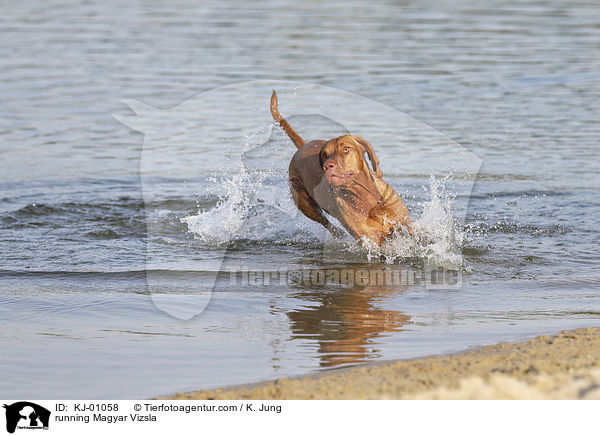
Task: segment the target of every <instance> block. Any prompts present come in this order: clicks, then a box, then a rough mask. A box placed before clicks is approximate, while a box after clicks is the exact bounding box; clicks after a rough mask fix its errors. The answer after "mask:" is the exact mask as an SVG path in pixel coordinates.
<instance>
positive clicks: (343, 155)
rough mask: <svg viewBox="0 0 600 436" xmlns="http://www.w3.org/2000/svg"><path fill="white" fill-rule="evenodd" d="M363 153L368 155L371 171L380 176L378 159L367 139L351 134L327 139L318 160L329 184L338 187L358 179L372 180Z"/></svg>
mask: <svg viewBox="0 0 600 436" xmlns="http://www.w3.org/2000/svg"><path fill="white" fill-rule="evenodd" d="M365 153H366V154H367V155H368V156H369V160H370V161H371V165H372V167H373V172H374V173H375V175H376V176H377V177H379V178H381V177H382V173H381V170H380V169H379V159H378V158H377V155H376V154H375V150H373V146H372V145H371V144H370V143H369V142H368V141H366V140H365V139H363V138H361V137H360V136H353V135H343V136H339V137H337V138H334V139H331V140H329V141H327V142H326V143H325V144H324V145H323V148H322V149H321V153H320V154H319V162H320V164H321V168H323V171H324V172H325V177H326V179H327V182H328V183H329V185H330V186H332V187H334V188H340V187H342V186H344V187H348V186H350V185H351V184H352V182H356V181H359V180H365V179H367V180H372V179H373V175H372V173H371V171H370V169H369V165H368V164H367V162H366V160H365Z"/></svg>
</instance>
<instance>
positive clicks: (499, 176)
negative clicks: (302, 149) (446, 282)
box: [0, 0, 600, 398]
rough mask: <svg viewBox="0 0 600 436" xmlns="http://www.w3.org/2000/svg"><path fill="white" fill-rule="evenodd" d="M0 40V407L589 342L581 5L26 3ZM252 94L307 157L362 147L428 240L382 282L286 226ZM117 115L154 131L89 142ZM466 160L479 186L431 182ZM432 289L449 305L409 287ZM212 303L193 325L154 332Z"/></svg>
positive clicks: (591, 305)
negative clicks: (566, 333) (319, 145)
mask: <svg viewBox="0 0 600 436" xmlns="http://www.w3.org/2000/svg"><path fill="white" fill-rule="evenodd" d="M0 27H2V34H3V38H2V41H1V42H0V54H1V55H2V56H0V59H1V60H0V64H1V65H2V68H0V90H1V93H2V96H3V104H2V106H1V107H0V112H1V116H0V146H1V150H2V153H1V155H0V156H1V159H2V165H1V166H0V229H1V232H0V241H1V248H2V255H1V257H0V262H1V263H0V322H1V324H2V329H1V333H0V340H1V341H2V343H3V354H2V357H1V358H0V369H1V370H2V373H3V374H4V377H2V379H1V380H0V390H1V391H2V392H3V393H4V396H5V397H13V398H25V397H31V398H43V397H53V398H62V397H67V398H68V397H76V398H106V397H111V398H130V397H149V396H155V395H160V394H168V393H173V392H176V391H182V390H191V389H197V388H209V387H217V386H223V385H232V384H240V383H247V382H253V381H259V380H264V379H270V378H276V377H281V376H290V375H297V374H305V373H310V372H315V371H326V370H329V369H332V368H339V367H343V366H351V365H356V364H361V363H366V362H374V361H381V360H385V359H396V358H408V357H415V356H422V355H427V354H435V353H445V352H451V351H456V350H463V349H466V348H468V347H471V346H477V345H484V344H489V343H494V342H497V341H500V340H518V339H522V338H527V337H531V336H534V335H537V334H541V333H547V334H548V333H555V332H558V331H560V330H562V329H565V328H573V327H580V326H591V325H597V324H598V318H599V315H600V296H599V294H598V291H597V289H598V285H599V284H600V271H599V269H598V264H599V260H600V249H599V248H598V247H599V245H600V244H599V243H600V240H599V236H598V218H599V217H600V200H599V196H598V186H599V185H600V184H599V182H600V180H599V179H600V176H599V171H598V161H599V160H600V159H599V158H600V152H599V147H598V144H599V140H600V127H599V126H598V122H597V120H598V119H599V118H600V105H599V104H598V91H599V89H598V86H599V84H600V80H599V79H600V73H599V71H600V68H599V67H600V48H599V47H598V44H597V41H598V38H599V36H600V7H598V6H594V5H590V4H589V3H584V2H570V3H569V4H568V7H567V5H566V4H563V3H562V2H551V1H535V2H534V1H532V2H515V3H508V2H505V3H501V4H500V3H499V4H498V5H497V7H494V8H492V7H490V8H486V9H483V8H479V7H475V6H473V5H472V4H471V3H469V2H464V3H461V2H458V3H457V2H453V3H452V5H447V6H444V5H439V4H435V5H434V4H429V3H426V2H425V3H422V4H420V5H417V6H415V5H405V4H388V3H381V4H373V3H372V2H358V1H357V2H344V3H338V2H327V3H323V2H310V1H309V2H286V1H283V0H277V1H272V2H267V3H263V4H262V5H261V6H257V5H250V4H249V3H246V2H239V3H235V2H234V3H228V4H227V5H223V4H220V3H216V2H203V6H202V7H201V8H200V7H198V6H195V5H194V4H192V3H187V2H183V1H182V2H176V3H174V4H168V5H167V4H162V3H158V2H157V3H155V4H154V3H153V4H150V3H144V4H143V5H142V4H132V5H130V6H127V7H123V6H120V5H118V4H117V3H116V2H115V4H114V5H111V4H110V2H109V3H106V2H104V3H103V4H102V5H99V4H91V3H83V2H82V3H77V2H72V3H64V2H61V3H59V2H52V1H51V2H46V3H44V5H43V6H40V5H39V4H38V3H34V2H32V3H30V4H28V3H27V2H24V3H23V2H22V3H19V5H18V6H13V7H11V9H10V10H6V11H4V13H3V14H1V16H0ZM247 81H258V82H254V83H251V84H248V83H247ZM275 81H278V82H275ZM241 82H243V83H241ZM302 82H305V83H307V84H308V85H306V87H303V86H304V85H303V84H302ZM240 83H241V84H240ZM224 86H225V88H219V87H224ZM273 86H276V87H277V88H278V92H280V106H281V110H282V112H283V113H284V115H286V116H289V118H290V121H293V124H294V125H295V126H296V127H297V128H298V130H299V131H300V132H301V133H302V134H303V135H304V136H305V138H306V139H314V138H317V137H319V136H320V135H324V137H326V136H327V135H329V134H331V135H332V134H334V133H335V134H338V133H339V132H345V131H346V130H350V131H352V132H355V131H356V132H360V134H361V135H362V136H365V137H366V138H368V139H369V140H370V141H371V142H372V143H373V144H374V146H375V149H376V150H377V152H378V155H379V157H380V158H381V162H382V168H383V171H384V173H385V178H386V180H388V181H389V182H390V183H392V185H394V187H395V188H396V189H397V190H398V192H400V193H401V194H402V196H403V197H404V199H405V201H406V203H407V205H408V206H409V208H410V209H411V211H412V215H413V218H415V219H416V220H417V222H418V223H420V225H421V229H422V231H423V235H428V236H427V238H429V239H427V238H425V239H427V241H428V242H425V243H423V244H420V245H418V246H414V247H409V248H407V246H406V244H405V243H404V242H405V241H404V240H396V241H394V243H392V244H391V245H390V246H388V247H387V248H386V250H387V251H385V252H384V253H383V254H384V256H380V255H379V254H381V253H373V252H369V251H368V250H364V249H359V248H358V247H357V246H356V244H354V243H353V242H352V241H342V242H332V241H330V240H329V239H327V237H326V235H325V234H324V232H323V231H322V230H321V229H320V228H319V227H318V226H317V225H315V224H312V223H310V222H308V220H307V219H306V218H304V217H303V216H301V215H299V214H298V213H297V212H296V211H295V209H294V208H293V204H292V203H291V200H290V199H289V197H288V194H287V185H286V182H285V171H286V167H287V162H289V158H290V157H291V155H292V154H293V152H294V147H293V145H292V144H291V142H289V140H287V139H286V138H285V137H284V136H283V134H282V133H281V131H280V130H278V129H272V122H271V121H270V120H269V114H268V106H267V102H268V98H269V91H270V89H271V88H272V87H273ZM216 88H218V89H217V90H215V89H216ZM213 90H214V91H213ZM241 91H243V92H241ZM311 92H313V93H315V94H316V95H318V96H321V97H322V101H319V102H318V103H317V102H315V103H314V105H309V104H307V103H306V102H305V101H304V100H303V99H305V98H306V96H307V95H312V94H311ZM354 94H356V96H354ZM263 95H264V104H263V102H262V99H263ZM126 98H127V99H135V100H140V101H142V102H144V103H146V104H148V105H151V106H153V107H157V108H160V109H162V111H160V112H152V111H150V112H151V113H150V114H146V115H147V116H146V118H147V120H146V121H147V123H146V124H145V125H144V126H141V125H138V126H137V127H138V128H139V129H140V130H142V131H144V129H146V130H145V133H146V135H143V134H141V133H139V132H135V131H133V130H131V129H130V128H128V127H126V126H125V125H123V124H121V123H119V122H118V121H117V120H115V119H114V118H113V117H112V114H117V116H122V117H131V116H133V114H132V112H131V110H130V109H128V108H127V107H126V106H125V105H124V104H123V103H121V102H120V100H123V99H126ZM353 99H354V100H353ZM361 99H363V100H361ZM343 101H344V102H345V101H349V102H350V101H360V105H357V106H353V105H352V104H350V103H348V104H342V103H341V102H343ZM182 102H187V103H186V104H187V106H185V105H182V104H181V103H182ZM378 104H379V105H385V106H378ZM308 106H310V107H308ZM357 107H358V108H360V110H359V109H356V108H357ZM381 107H385V108H386V109H385V110H379V112H378V108H381ZM182 108H183V109H184V110H183V109H182ZM137 109H138V110H139V112H138V110H136V112H138V115H139V117H138V118H139V119H141V118H144V117H143V116H141V115H140V112H144V108H143V107H142V108H140V107H138V108H137ZM157 114H158V115H157ZM182 117H183V118H182ZM122 120H123V121H124V122H125V123H126V124H127V123H128V122H129V125H131V124H135V123H136V121H134V120H133V119H132V118H122ZM156 120H159V121H160V124H159V128H157V129H151V127H152V124H153V123H155V122H156ZM161 120H162V121H161ZM342 121H343V122H342ZM134 127H135V126H134ZM149 132H158V134H157V135H155V134H154V133H149ZM150 139H152V141H150ZM156 141H158V142H156ZM142 144H144V147H143V150H142ZM461 150H462V151H464V150H467V151H468V152H469V153H472V156H471V157H473V156H474V157H476V158H478V159H480V162H479V163H481V167H479V166H478V165H476V164H477V163H478V162H475V161H473V162H471V161H469V164H473V165H470V166H469V165H467V167H468V168H467V169H472V168H473V166H477V171H475V174H470V175H469V174H467V173H465V172H460V171H456V172H454V173H453V175H452V177H451V178H448V177H447V176H448V174H449V172H448V171H446V170H444V168H446V167H447V166H448V165H449V162H450V161H452V158H453V157H455V156H459V155H458V154H457V152H460V151H461ZM460 156H462V155H460ZM456 160H457V161H458V162H459V163H464V162H466V161H467V160H465V159H463V158H462V157H461V158H460V159H456ZM140 162H141V163H140ZM435 168H437V169H435ZM440 168H441V169H440ZM432 175H434V176H435V177H434V178H433V179H432ZM474 175H476V178H475V182H474V184H473V185H472V188H473V189H472V192H471V190H470V189H471V182H472V181H473V180H472V177H473V176H474ZM436 232H437V233H436ZM403 250H404V251H403ZM457 256H458V257H457ZM431 264H433V265H445V266H452V267H455V268H458V269H459V271H460V272H461V274H462V284H461V286H459V287H455V288H450V289H432V288H431V287H430V286H427V283H426V282H424V280H423V279H422V278H423V277H424V276H423V274H424V272H425V268H426V266H427V265H431ZM231 267H240V268H245V270H244V271H246V270H248V271H251V272H252V273H253V274H254V276H252V277H253V280H257V279H256V277H259V279H258V285H257V282H256V281H254V282H250V281H245V282H243V281H242V280H241V275H242V274H240V280H239V281H233V282H232V276H231V275H230V274H229V273H228V268H231ZM280 268H286V269H287V270H290V271H292V272H297V271H301V270H302V269H305V270H306V269H307V270H308V271H309V272H310V271H324V270H327V271H339V272H341V271H351V272H354V273H357V274H359V275H360V274H361V271H364V270H369V271H383V270H384V269H385V268H398V269H401V270H402V271H403V272H404V273H406V274H407V275H408V274H411V277H414V279H415V280H412V281H410V282H408V281H406V282H401V283H396V284H392V285H389V284H385V285H383V284H378V283H377V281H375V282H372V283H369V284H368V285H359V284H356V283H355V284H354V285H352V284H349V283H346V285H347V286H345V285H344V284H343V283H342V284H328V283H323V284H319V283H318V281H317V282H315V283H313V282H310V281H309V282H308V283H303V280H302V278H301V277H300V278H298V277H297V276H293V275H292V276H290V278H289V280H288V279H287V278H286V280H280V279H279V276H276V275H274V274H275V273H278V272H279V270H280ZM265 271H266V272H268V275H269V278H270V279H271V278H272V280H269V283H268V284H266V283H265V280H266V279H265ZM217 272H219V274H218V275H217V274H216V273H217ZM236 277H237V276H236ZM246 277H248V276H246ZM355 277H356V276H355ZM211 290H212V295H211V296H210V297H211V298H210V299H209V300H208V299H207V300H203V299H202V297H199V298H200V300H201V301H200V306H202V307H203V305H204V304H208V305H207V307H206V309H205V310H203V311H202V313H201V314H199V315H197V316H195V317H193V318H191V319H190V320H181V319H178V318H176V317H173V316H170V315H169V314H168V313H165V312H164V311H161V310H159V309H158V308H157V304H156V303H157V301H159V302H160V301H162V300H157V299H156V298H157V296H159V297H160V296H167V297H173V298H175V299H177V298H192V299H193V298H196V299H197V298H198V297H197V296H198V295H201V296H202V295H208V294H207V292H209V291H211ZM178 296H179V297H178ZM182 296H184V297H182ZM153 298H154V300H153ZM165 301H183V304H184V305H187V306H188V307H190V311H191V312H190V313H193V311H194V307H193V305H189V304H188V303H189V301H197V300H186V299H184V300H165ZM174 304H175V306H174V307H178V308H179V309H180V308H181V307H182V306H181V304H179V305H178V303H174ZM158 305H159V306H160V303H159V304H158ZM163 308H165V307H163Z"/></svg>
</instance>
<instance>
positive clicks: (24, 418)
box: [4, 401, 50, 433]
mask: <svg viewBox="0 0 600 436" xmlns="http://www.w3.org/2000/svg"><path fill="white" fill-rule="evenodd" d="M4 408H5V409H6V431H8V432H9V433H14V432H15V429H17V428H19V429H40V428H41V429H48V424H49V422H50V411H49V410H48V409H45V408H44V407H42V406H39V405H37V404H35V403H30V402H29V401H19V402H18V403H13V404H11V405H6V404H5V405H4Z"/></svg>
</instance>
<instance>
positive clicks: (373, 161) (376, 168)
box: [354, 136, 383, 179]
mask: <svg viewBox="0 0 600 436" xmlns="http://www.w3.org/2000/svg"><path fill="white" fill-rule="evenodd" d="M354 139H355V140H356V142H358V143H359V144H360V145H362V146H363V147H364V148H365V152H366V153H367V155H368V156H369V160H370V161H371V166H372V167H373V171H375V174H376V175H377V177H379V178H380V179H381V178H382V177H383V173H382V172H381V168H379V158H378V157H377V155H376V154H375V150H373V146H372V145H371V143H370V142H369V141H367V140H366V139H364V138H362V137H360V136H354Z"/></svg>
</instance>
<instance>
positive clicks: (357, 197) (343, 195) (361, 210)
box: [336, 175, 383, 219]
mask: <svg viewBox="0 0 600 436" xmlns="http://www.w3.org/2000/svg"><path fill="white" fill-rule="evenodd" d="M382 202H383V196H382V195H381V193H380V192H379V190H378V189H377V186H376V185H375V182H374V181H373V179H372V178H371V177H370V176H366V175H362V177H357V178H355V179H353V180H352V181H351V182H350V183H349V184H348V186H345V187H341V188H339V189H338V190H337V192H336V204H337V206H338V208H339V210H340V212H342V213H344V212H346V213H351V214H352V215H353V216H356V215H359V216H364V217H365V219H366V217H368V216H369V213H370V212H371V211H372V210H374V209H375V208H377V207H380V206H381V204H382Z"/></svg>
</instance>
